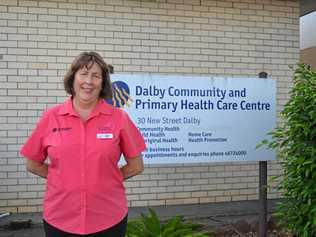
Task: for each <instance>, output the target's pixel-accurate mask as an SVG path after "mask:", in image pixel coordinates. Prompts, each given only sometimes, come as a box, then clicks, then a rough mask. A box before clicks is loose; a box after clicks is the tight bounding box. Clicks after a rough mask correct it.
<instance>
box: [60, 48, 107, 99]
mask: <svg viewBox="0 0 316 237" xmlns="http://www.w3.org/2000/svg"><path fill="white" fill-rule="evenodd" d="M94 63H97V64H98V65H99V66H100V68H101V70H102V89H101V91H100V95H99V98H103V99H111V98H112V86H111V80H110V66H109V65H107V64H106V63H105V62H104V60H103V58H102V57H101V56H100V55H99V54H98V53H96V52H83V53H81V54H79V55H78V56H77V57H76V58H75V59H74V61H73V62H72V64H71V66H70V68H69V70H68V71H67V73H66V75H65V77H64V87H65V90H66V92H67V93H68V94H70V95H72V96H74V94H75V91H74V87H73V85H74V79H75V74H76V72H77V71H78V70H80V69H81V68H83V67H86V68H90V67H91V66H92V65H93V64H94Z"/></svg>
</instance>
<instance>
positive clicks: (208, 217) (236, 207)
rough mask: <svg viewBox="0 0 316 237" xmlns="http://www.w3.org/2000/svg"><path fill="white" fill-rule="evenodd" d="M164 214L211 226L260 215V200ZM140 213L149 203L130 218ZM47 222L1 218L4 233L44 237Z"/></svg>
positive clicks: (1, 236)
mask: <svg viewBox="0 0 316 237" xmlns="http://www.w3.org/2000/svg"><path fill="white" fill-rule="evenodd" d="M275 202H276V201H269V202H268V212H269V213H271V212H273V210H274V208H275ZM153 209H154V210H156V211H157V213H158V215H159V216H160V218H162V219H165V218H168V217H172V216H176V215H182V216H184V217H185V218H186V219H194V220H195V221H197V222H200V223H203V224H205V225H208V226H220V225H223V224H227V223H233V222H236V221H238V220H246V221H248V222H251V221H255V220H257V219H258V202H257V201H242V202H230V203H211V204H199V205H197V204H196V205H175V206H159V207H153ZM140 213H147V208H146V207H137V208H130V209H129V218H130V219H131V218H135V217H137V216H139V214H140ZM16 220H24V221H27V220H31V223H32V224H31V227H30V228H24V229H19V230H12V229H10V228H9V226H10V223H11V225H12V223H13V222H14V221H16ZM43 236H44V232H43V226H42V219H41V213H21V214H11V215H10V216H7V217H3V218H1V219H0V237H43Z"/></svg>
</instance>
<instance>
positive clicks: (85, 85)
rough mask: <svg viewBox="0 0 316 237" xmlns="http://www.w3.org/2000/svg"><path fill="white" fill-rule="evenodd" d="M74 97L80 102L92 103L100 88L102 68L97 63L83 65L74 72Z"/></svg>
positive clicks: (97, 97) (95, 99) (97, 96)
mask: <svg viewBox="0 0 316 237" xmlns="http://www.w3.org/2000/svg"><path fill="white" fill-rule="evenodd" d="M73 87H74V91H75V93H74V98H76V99H77V100H79V101H80V102H82V103H86V104H87V103H94V102H96V101H97V100H98V99H99V95H100V91H101V90H102V70H101V67H100V66H99V65H98V64H97V63H93V65H92V66H91V65H88V67H83V68H81V69H79V70H78V71H77V72H76V73H75V78H74V85H73Z"/></svg>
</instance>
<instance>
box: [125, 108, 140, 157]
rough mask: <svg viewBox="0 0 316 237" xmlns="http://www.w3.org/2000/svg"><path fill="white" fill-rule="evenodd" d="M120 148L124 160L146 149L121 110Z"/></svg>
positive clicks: (136, 130)
mask: <svg viewBox="0 0 316 237" xmlns="http://www.w3.org/2000/svg"><path fill="white" fill-rule="evenodd" d="M121 116H122V120H121V121H122V129H121V131H120V147H121V150H122V153H123V155H124V156H125V158H133V157H136V156H138V155H140V154H141V152H142V151H144V150H145V149H146V144H145V141H144V138H143V136H142V134H141V133H140V131H139V130H138V128H137V127H136V126H135V124H134V123H133V121H132V120H131V119H130V117H129V116H128V114H127V113H126V112H125V111H123V110H122V114H121Z"/></svg>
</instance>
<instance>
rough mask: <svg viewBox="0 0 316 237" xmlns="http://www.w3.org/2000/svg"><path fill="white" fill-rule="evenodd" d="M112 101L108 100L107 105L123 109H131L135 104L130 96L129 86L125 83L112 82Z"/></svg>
mask: <svg viewBox="0 0 316 237" xmlns="http://www.w3.org/2000/svg"><path fill="white" fill-rule="evenodd" d="M112 92H113V97H112V99H108V100H106V102H107V103H109V104H111V105H113V106H115V107H118V108H123V107H125V106H127V107H130V105H131V103H132V102H133V99H132V97H131V96H130V89H129V87H128V85H127V84H126V83H125V82H123V81H115V82H112Z"/></svg>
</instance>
